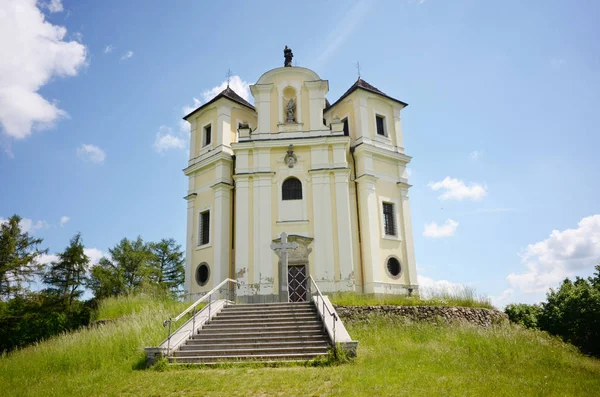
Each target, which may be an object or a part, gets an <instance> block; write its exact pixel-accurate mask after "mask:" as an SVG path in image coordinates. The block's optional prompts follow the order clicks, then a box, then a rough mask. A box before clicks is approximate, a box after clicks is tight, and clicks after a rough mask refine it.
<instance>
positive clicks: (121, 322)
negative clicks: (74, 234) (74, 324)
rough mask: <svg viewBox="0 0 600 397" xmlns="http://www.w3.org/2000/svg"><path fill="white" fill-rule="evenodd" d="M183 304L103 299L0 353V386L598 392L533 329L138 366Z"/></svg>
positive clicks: (422, 329)
mask: <svg viewBox="0 0 600 397" xmlns="http://www.w3.org/2000/svg"><path fill="white" fill-rule="evenodd" d="M182 307H183V305H182V304H180V303H176V302H170V301H161V300H150V299H144V298H130V299H113V300H109V301H106V302H104V303H103V304H102V306H101V308H100V312H99V319H116V320H114V321H111V322H108V323H107V324H105V325H102V326H98V327H93V328H89V329H85V330H80V331H78V332H75V333H72V334H66V335H61V336H59V337H56V338H53V339H51V340H49V341H46V342H43V343H41V344H39V345H36V346H32V347H29V348H26V349H23V350H21V351H17V352H15V353H13V354H10V355H8V356H5V357H2V358H0V390H2V394H3V395H11V396H12V395H14V396H21V395H23V396H26V395H30V396H69V395H131V396H137V395H140V396H164V395H178V396H180V395H203V396H213V395H214V396H218V395H227V396H243V395H253V396H254V395H286V396H287V395H302V396H306V395H314V396H320V395H323V396H324V395H344V396H348V395H350V396H352V395H356V396H359V395H379V396H387V395H394V396H397V395H411V396H431V395H449V396H454V395H459V396H482V395H494V396H515V395H520V396H529V395H540V396H550V395H555V396H565V395H597V394H596V393H597V392H598V390H600V360H595V359H592V358H588V357H584V356H583V355H581V354H579V353H578V352H577V350H576V349H575V348H573V347H572V346H569V345H566V344H564V343H562V342H560V341H559V340H557V339H556V338H552V337H549V336H547V335H546V334H543V333H541V332H534V331H530V330H525V329H522V328H519V327H515V326H505V327H499V328H495V329H487V330H486V329H481V328H476V327H471V326H458V325H443V324H437V325H436V324H422V323H421V324H417V323H414V324H405V323H403V322H402V321H400V320H397V319H396V320H395V319H390V318H374V319H371V320H370V321H369V322H368V323H367V322H361V323H359V322H355V323H346V327H347V328H348V331H349V332H350V334H351V335H352V336H353V338H355V339H357V340H359V341H360V342H359V350H358V358H357V359H355V360H354V361H353V362H350V363H347V364H342V365H337V366H333V367H303V366H299V367H280V368H259V367H233V368H227V369H223V368H221V369H210V368H209V369H168V370H166V371H164V372H159V371H156V370H152V369H150V370H146V369H141V368H143V363H144V352H143V347H144V346H150V345H155V344H156V343H158V342H159V341H160V340H161V339H162V338H163V337H164V336H165V330H164V328H163V327H162V326H161V322H162V320H163V319H165V318H166V317H169V316H171V315H173V314H176V313H177V312H179V311H180V310H181V309H182Z"/></svg>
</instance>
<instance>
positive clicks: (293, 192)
mask: <svg viewBox="0 0 600 397" xmlns="http://www.w3.org/2000/svg"><path fill="white" fill-rule="evenodd" d="M281 193H282V198H283V199H284V200H302V182H300V180H299V179H298V178H293V177H292V178H288V179H286V180H285V181H283V185H282V186H281Z"/></svg>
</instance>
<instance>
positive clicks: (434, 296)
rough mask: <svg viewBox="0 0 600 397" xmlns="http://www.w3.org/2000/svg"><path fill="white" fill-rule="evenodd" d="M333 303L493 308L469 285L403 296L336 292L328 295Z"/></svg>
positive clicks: (485, 298)
mask: <svg viewBox="0 0 600 397" xmlns="http://www.w3.org/2000/svg"><path fill="white" fill-rule="evenodd" d="M329 298H330V300H331V302H332V303H333V304H334V305H340V306H378V305H392V306H461V307H482V308H487V309H493V308H494V306H492V302H491V300H490V299H489V298H488V297H485V296H482V295H478V294H477V293H476V291H475V289H473V288H471V287H466V286H465V287H462V288H441V287H436V288H428V289H425V290H421V291H420V294H419V295H413V296H405V295H392V294H367V295H363V294H356V293H354V292H338V293H334V294H331V295H329Z"/></svg>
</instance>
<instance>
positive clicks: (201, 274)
mask: <svg viewBox="0 0 600 397" xmlns="http://www.w3.org/2000/svg"><path fill="white" fill-rule="evenodd" d="M209 278H210V268H209V267H208V263H206V262H202V263H201V264H200V266H198V268H197V269H196V282H197V283H198V285H199V286H203V285H206V283H207V282H208V279H209Z"/></svg>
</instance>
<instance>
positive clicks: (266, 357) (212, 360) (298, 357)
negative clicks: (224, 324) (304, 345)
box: [169, 353, 328, 364]
mask: <svg viewBox="0 0 600 397" xmlns="http://www.w3.org/2000/svg"><path fill="white" fill-rule="evenodd" d="M327 354H328V353H307V354H305V353H296V354H262V355H241V356H239V355H229V356H186V357H169V361H170V362H171V363H178V364H185V363H190V364H218V363H221V362H247V361H310V360H314V359H315V358H317V357H325V356H327Z"/></svg>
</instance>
